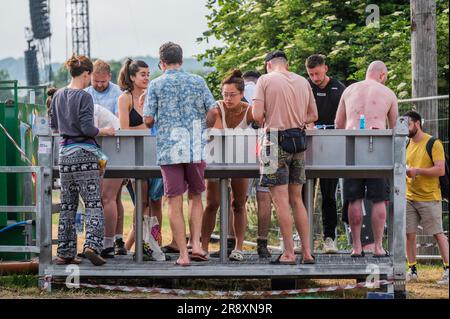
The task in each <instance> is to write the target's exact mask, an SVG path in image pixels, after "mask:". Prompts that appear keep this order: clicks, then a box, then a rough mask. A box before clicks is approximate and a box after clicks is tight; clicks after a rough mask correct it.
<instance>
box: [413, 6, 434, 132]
mask: <svg viewBox="0 0 450 319" xmlns="http://www.w3.org/2000/svg"><path fill="white" fill-rule="evenodd" d="M436 42H437V40H436V1H435V0H411V62H412V97H413V98H415V97H429V96H436V95H437V93H438V83H437V43H436ZM415 105H416V107H417V111H418V112H419V113H420V114H421V115H422V118H423V119H424V120H425V125H424V130H425V131H426V132H428V133H429V134H432V135H433V136H436V137H437V136H438V121H437V119H438V102H437V100H435V101H425V102H419V103H415Z"/></svg>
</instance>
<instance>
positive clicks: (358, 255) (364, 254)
mask: <svg viewBox="0 0 450 319" xmlns="http://www.w3.org/2000/svg"><path fill="white" fill-rule="evenodd" d="M365 256H366V253H365V252H364V250H363V251H361V253H360V254H355V253H352V254H351V255H350V257H352V258H363V257H365Z"/></svg>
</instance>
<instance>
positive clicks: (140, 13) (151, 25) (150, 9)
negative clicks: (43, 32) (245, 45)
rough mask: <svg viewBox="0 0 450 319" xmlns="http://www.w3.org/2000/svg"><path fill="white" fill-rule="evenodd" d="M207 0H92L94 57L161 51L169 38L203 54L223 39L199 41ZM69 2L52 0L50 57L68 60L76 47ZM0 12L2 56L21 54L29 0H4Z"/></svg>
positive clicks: (186, 50)
mask: <svg viewBox="0 0 450 319" xmlns="http://www.w3.org/2000/svg"><path fill="white" fill-rule="evenodd" d="M206 1H207V0H90V1H89V15H90V16H89V18H90V32H91V56H92V57H96V58H102V59H105V60H110V59H120V58H123V57H126V56H137V55H152V56H158V48H159V46H160V45H161V44H162V43H164V42H166V41H173V42H176V43H178V44H180V45H181V46H182V47H183V49H184V53H185V56H186V57H189V56H192V55H194V54H198V53H201V52H203V51H204V49H205V48H207V47H208V46H212V45H213V44H219V43H218V42H217V41H216V42H213V43H211V44H209V45H207V44H201V45H199V44H197V43H196V38H197V37H200V36H201V35H202V33H203V32H204V31H205V30H206V29H207V21H206V18H205V15H206V14H208V10H207V9H206V8H205V3H206ZM66 2H68V3H69V2H70V1H69V0H50V10H51V12H50V16H51V28H52V46H51V50H52V62H62V61H64V60H65V59H66V56H67V54H68V53H69V54H70V52H71V51H72V50H71V43H70V42H69V43H68V45H67V46H66V14H65V13H66V9H65V4H66ZM8 12H9V13H11V14H8ZM0 16H1V17H0V59H3V58H6V57H14V58H18V57H22V56H23V51H24V50H25V49H26V48H27V43H26V40H25V31H24V30H25V27H29V26H31V22H30V13H29V8H28V0H13V1H12V0H0ZM69 41H70V39H69ZM66 47H67V48H66Z"/></svg>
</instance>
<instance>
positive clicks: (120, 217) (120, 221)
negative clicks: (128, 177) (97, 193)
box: [115, 186, 125, 235]
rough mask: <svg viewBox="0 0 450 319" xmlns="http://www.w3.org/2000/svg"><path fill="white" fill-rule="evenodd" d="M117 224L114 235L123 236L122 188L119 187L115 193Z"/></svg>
mask: <svg viewBox="0 0 450 319" xmlns="http://www.w3.org/2000/svg"><path fill="white" fill-rule="evenodd" d="M116 203H117V224H116V233H115V235H119V234H123V216H124V211H125V210H124V208H123V204H122V186H120V188H119V191H118V192H117V199H116Z"/></svg>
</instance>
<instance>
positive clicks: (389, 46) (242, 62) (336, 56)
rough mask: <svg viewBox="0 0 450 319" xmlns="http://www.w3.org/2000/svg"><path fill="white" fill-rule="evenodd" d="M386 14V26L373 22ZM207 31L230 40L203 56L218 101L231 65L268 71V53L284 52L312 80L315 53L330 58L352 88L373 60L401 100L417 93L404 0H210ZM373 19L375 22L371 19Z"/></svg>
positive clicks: (443, 42)
mask: <svg viewBox="0 0 450 319" xmlns="http://www.w3.org/2000/svg"><path fill="white" fill-rule="evenodd" d="M437 2H438V9H437V16H438V19H437V20H438V23H437V25H438V48H439V49H438V50H439V78H440V80H441V82H440V93H446V92H448V88H447V84H448V2H447V1H445V0H438V1H437ZM369 4H375V5H378V7H379V9H380V21H379V27H377V26H376V25H374V24H370V23H369V24H368V25H366V20H367V18H368V17H369V16H370V14H371V13H372V12H371V11H370V10H369V11H367V12H366V8H367V6H368V5H369ZM206 7H207V8H208V9H209V11H210V14H209V15H207V19H208V30H207V31H205V32H204V33H203V36H202V37H201V38H199V39H198V40H199V41H208V39H209V38H210V37H212V36H214V37H215V38H217V39H218V40H221V41H223V42H224V43H225V46H224V47H220V48H218V47H215V48H212V49H210V50H207V51H206V52H205V53H204V54H202V55H200V56H198V58H199V59H204V60H206V61H207V63H206V65H207V66H210V67H214V68H215V70H216V71H214V72H212V73H210V74H208V76H207V77H206V79H207V81H208V84H209V85H210V88H212V89H213V91H214V93H215V94H216V95H217V96H218V93H219V89H220V88H219V85H220V80H221V79H222V78H223V77H224V75H225V74H226V73H227V72H228V71H229V70H230V69H232V68H236V67H238V68H240V69H243V70H249V69H258V70H260V71H262V70H263V60H264V57H265V55H266V54H267V53H268V52H270V51H272V50H276V49H283V50H284V51H285V52H286V53H287V54H288V56H289V60H290V69H291V71H293V72H296V73H299V74H303V75H306V70H305V67H304V62H305V59H306V58H307V57H308V56H309V55H311V54H314V53H322V54H325V55H326V56H327V57H328V65H329V66H330V74H331V75H333V76H335V77H337V78H338V79H340V80H341V81H343V82H345V83H346V84H349V83H351V82H353V81H359V80H362V79H363V78H364V76H365V71H366V69H367V67H368V65H369V64H370V62H372V61H374V60H382V61H384V62H386V64H387V66H388V68H389V70H390V73H389V82H388V86H389V87H390V88H391V89H393V90H394V91H395V92H396V93H397V95H398V96H399V97H400V98H406V97H409V96H410V95H411V45H410V41H411V35H410V32H411V28H410V5H409V2H407V1H403V0H393V1H389V2H387V1H382V0H377V1H375V0H371V1H364V0H320V1H315V2H311V1H306V0H209V1H208V2H207V4H206ZM369 22H370V21H369Z"/></svg>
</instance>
